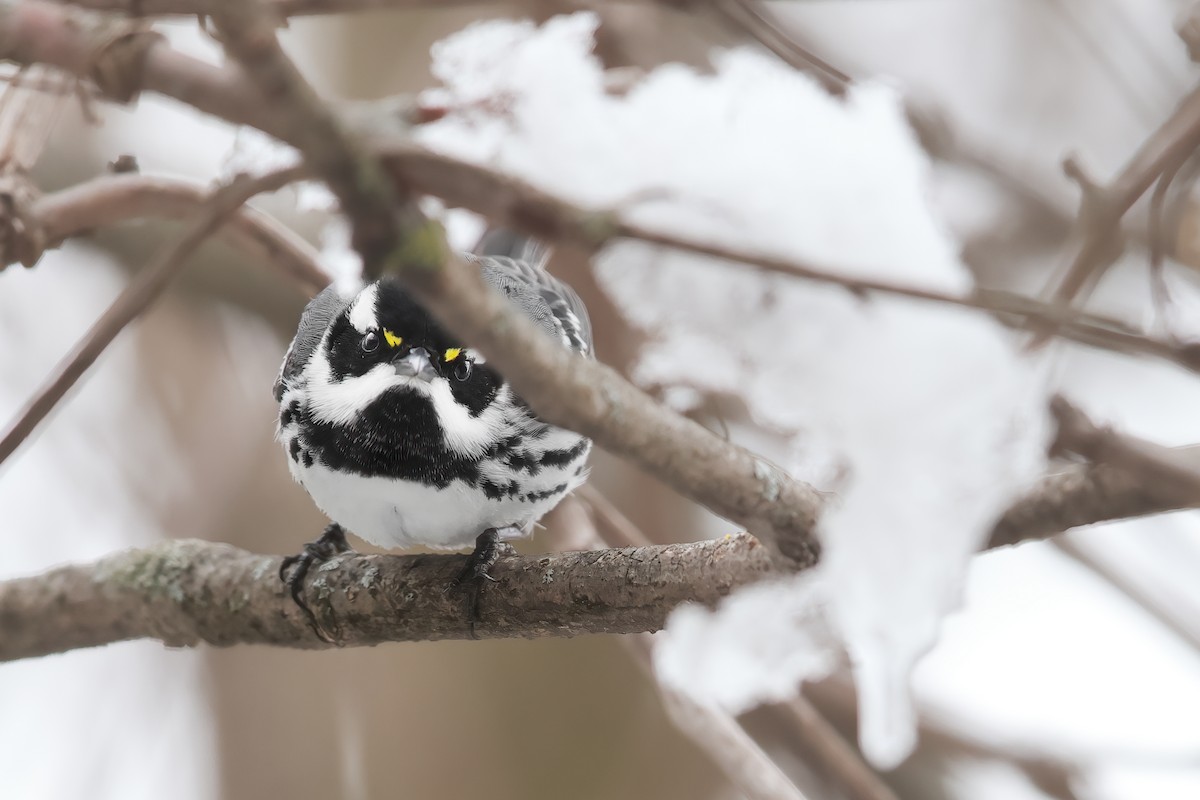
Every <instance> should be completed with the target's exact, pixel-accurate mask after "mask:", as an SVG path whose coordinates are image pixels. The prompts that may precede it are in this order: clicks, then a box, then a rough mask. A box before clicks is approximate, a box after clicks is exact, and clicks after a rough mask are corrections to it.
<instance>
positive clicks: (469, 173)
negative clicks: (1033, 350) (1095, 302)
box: [377, 143, 1200, 372]
mask: <svg viewBox="0 0 1200 800" xmlns="http://www.w3.org/2000/svg"><path fill="white" fill-rule="evenodd" d="M377 149H378V151H379V152H380V153H381V154H382V156H383V158H384V161H385V164H386V165H387V167H388V168H389V169H390V170H391V171H392V173H393V174H394V175H395V176H396V177H397V178H398V179H399V180H401V181H403V182H404V183H405V184H406V185H409V186H412V187H413V188H414V189H416V190H418V191H421V192H423V193H426V194H432V195H436V196H438V197H441V198H443V199H444V200H446V201H447V202H448V203H449V204H450V205H452V206H458V207H462V208H468V209H470V210H472V211H475V212H477V213H479V214H482V215H484V216H486V217H488V218H489V219H491V220H493V221H495V222H498V223H501V224H504V225H510V226H512V227H514V228H517V229H520V230H524V231H527V232H528V233H530V234H533V235H535V236H539V237H542V238H545V239H548V240H555V241H568V242H571V243H574V244H577V245H579V246H580V247H583V248H585V249H590V250H595V249H598V248H600V247H602V246H604V245H605V244H608V243H609V242H612V241H614V240H616V239H620V238H627V239H636V240H638V241H642V242H646V243H647V244H654V245H659V246H662V247H669V248H672V249H676V250H682V251H686V252H689V253H694V254H696V255H704V256H709V257H712V258H718V259H722V260H726V261H732V262H737V263H741V264H745V265H748V266H750V267H753V268H755V269H758V270H760V271H762V272H767V273H774V274H778V275H784V276H788V277H793V278H801V279H804V280H811V281H818V282H821V283H829V284H836V285H839V286H844V287H845V288H847V289H848V290H850V291H852V292H854V293H856V294H871V293H878V294H887V295H893V296H897V297H907V298H910V299H913V300H920V301H923V302H931V303H939V304H942V305H954V306H962V307H966V308H975V309H979V310H981V311H986V312H989V313H991V314H993V315H995V316H997V317H998V318H999V319H1000V320H1001V321H1002V322H1005V323H1007V324H1015V325H1017V326H1018V327H1036V326H1037V325H1043V324H1045V325H1049V324H1053V325H1055V326H1057V333H1058V335H1059V336H1061V337H1063V338H1067V339H1071V340H1074V341H1077V342H1080V343H1082V344H1086V345H1089V346H1092V347H1099V348H1102V349H1108V350H1114V351H1116V352H1122V353H1133V354H1139V355H1151V356H1154V357H1156V358H1162V359H1165V360H1167V361H1171V362H1173V363H1176V364H1179V365H1181V366H1183V367H1186V368H1187V369H1189V370H1192V371H1197V372H1200V343H1188V342H1175V341H1168V340H1163V339H1156V338H1154V337H1151V336H1148V335H1146V334H1143V333H1140V332H1137V331H1134V330H1132V329H1130V328H1129V327H1128V326H1126V325H1125V324H1124V323H1122V322H1120V321H1118V320H1114V319H1109V318H1106V317H1102V316H1098V315H1095V314H1088V313H1084V312H1080V311H1076V310H1073V309H1069V308H1061V307H1058V306H1055V305H1052V304H1050V303H1046V302H1041V301H1038V300H1035V299H1033V298H1030V297H1025V296H1023V295H1019V294H1015V293H1012V292H1005V291H1000V290H995V289H982V288H981V289H976V290H975V291H974V292H973V293H971V294H966V295H959V294H951V293H947V292H941V291H937V290H933V289H922V288H919V287H915V286H909V285H905V284H898V283H894V282H890V281H886V280H877V279H870V278H856V277H853V276H851V275H848V274H846V273H845V272H842V271H838V270H836V269H826V268H822V267H819V266H815V265H811V264H806V263H803V262H799V261H796V260H794V259H788V258H780V257H776V256H769V255H765V254H761V253H754V252H751V251H746V250H742V249H739V248H734V247H726V246H723V245H715V244H710V243H707V242H701V241H698V240H695V239H691V238H688V237H684V236H677V235H674V234H669V233H662V232H659V231H653V230H650V229H647V228H645V227H642V226H640V225H636V224H633V223H629V222H624V221H622V220H621V219H620V218H619V216H618V215H617V214H615V213H605V212H601V211H588V210H586V209H582V208H579V207H577V206H574V205H571V204H570V203H567V202H565V201H563V200H560V199H559V198H557V197H554V196H553V195H550V194H548V193H546V192H543V191H542V190H540V189H538V188H536V187H534V186H532V185H530V184H528V183H526V182H525V181H523V180H521V179H519V178H516V177H513V176H510V175H505V174H502V173H498V172H495V171H492V170H490V169H488V168H486V167H481V166H477V165H474V164H470V163H467V162H463V161H459V160H457V159H454V158H452V157H450V156H446V155H442V154H440V153H433V152H430V151H428V150H424V149H422V148H420V147H416V146H414V145H411V144H408V143H400V144H391V145H388V144H384V143H380V144H378V145H377Z"/></svg>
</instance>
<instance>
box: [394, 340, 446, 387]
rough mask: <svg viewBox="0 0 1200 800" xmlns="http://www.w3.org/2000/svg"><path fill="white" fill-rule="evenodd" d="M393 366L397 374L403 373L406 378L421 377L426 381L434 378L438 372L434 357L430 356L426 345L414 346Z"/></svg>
mask: <svg viewBox="0 0 1200 800" xmlns="http://www.w3.org/2000/svg"><path fill="white" fill-rule="evenodd" d="M393 366H394V367H395V369H396V374H397V375H403V376H404V377H406V378H420V379H421V380H423V381H426V382H428V381H431V380H433V379H434V378H436V377H437V374H438V373H437V369H435V368H434V366H433V361H432V359H430V358H429V351H428V350H426V349H425V348H424V347H414V348H413V349H412V350H409V351H408V355H406V356H404V358H400V359H397V360H396V361H395V362H394V364H393Z"/></svg>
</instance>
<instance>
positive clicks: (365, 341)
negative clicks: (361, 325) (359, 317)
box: [362, 331, 379, 353]
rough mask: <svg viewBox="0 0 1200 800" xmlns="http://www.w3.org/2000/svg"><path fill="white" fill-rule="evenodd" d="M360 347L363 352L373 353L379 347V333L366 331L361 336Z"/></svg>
mask: <svg viewBox="0 0 1200 800" xmlns="http://www.w3.org/2000/svg"><path fill="white" fill-rule="evenodd" d="M362 349H363V352H364V353H374V352H375V351H376V350H378V349H379V334H378V333H376V332H375V331H367V332H366V334H365V335H364V336H363V338H362Z"/></svg>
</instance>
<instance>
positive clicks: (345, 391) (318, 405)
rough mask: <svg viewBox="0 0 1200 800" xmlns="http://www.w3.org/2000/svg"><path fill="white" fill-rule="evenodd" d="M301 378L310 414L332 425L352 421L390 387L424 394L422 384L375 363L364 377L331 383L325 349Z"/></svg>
mask: <svg viewBox="0 0 1200 800" xmlns="http://www.w3.org/2000/svg"><path fill="white" fill-rule="evenodd" d="M304 375H305V378H306V379H307V382H308V383H307V385H308V408H309V411H310V412H311V413H312V415H313V417H314V418H315V419H317V420H318V421H320V422H326V423H329V424H331V425H346V424H349V423H350V422H353V421H354V419H355V418H356V417H357V416H358V415H359V414H360V413H362V411H363V409H365V408H366V407H367V406H369V405H370V404H371V403H373V402H375V401H376V400H378V399H379V397H380V395H382V394H383V393H384V392H386V391H387V390H388V389H391V388H392V387H393V386H402V385H404V384H406V383H407V384H409V385H410V386H411V387H412V388H413V389H415V390H417V391H425V387H424V386H423V385H422V382H421V381H419V380H409V379H408V378H404V377H401V376H399V375H397V374H396V371H395V370H394V369H392V367H391V365H390V364H376V365H375V366H374V367H373V368H372V369H371V370H370V371H369V372H367V373H366V374H365V375H359V376H356V377H346V378H344V379H343V380H341V381H334V380H333V378H332V376H331V374H330V369H329V357H328V356H327V355H326V353H325V349H324V347H321V348H319V349H318V350H317V352H316V353H315V354H314V355H313V357H312V360H311V361H310V362H309V364H308V366H307V367H306V368H305V370H304Z"/></svg>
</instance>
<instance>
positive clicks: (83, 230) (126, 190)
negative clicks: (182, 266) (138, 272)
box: [30, 175, 329, 296]
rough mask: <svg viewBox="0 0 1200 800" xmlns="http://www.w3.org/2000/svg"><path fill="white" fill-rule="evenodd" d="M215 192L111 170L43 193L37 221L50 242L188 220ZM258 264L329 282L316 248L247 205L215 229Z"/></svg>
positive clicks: (312, 284)
mask: <svg viewBox="0 0 1200 800" xmlns="http://www.w3.org/2000/svg"><path fill="white" fill-rule="evenodd" d="M208 195H209V192H208V191H207V190H206V189H204V188H203V187H201V186H199V185H197V184H195V183H192V182H190V181H185V180H179V179H175V178H162V177H151V176H145V175H106V176H103V177H99V178H93V179H92V180H90V181H87V182H85V183H80V184H76V185H75V186H71V187H69V188H67V189H63V190H62V191H58V192H54V193H52V194H48V195H45V196H44V197H41V198H39V199H38V200H36V201H35V202H34V203H33V207H32V213H31V214H30V217H31V221H32V223H33V224H34V225H35V226H36V227H38V228H39V229H40V233H41V235H42V237H43V238H44V240H45V242H46V246H48V247H53V246H57V245H59V244H61V243H62V242H64V241H65V240H67V239H69V238H71V237H74V236H80V235H84V234H88V233H91V232H92V231H94V230H95V229H97V228H105V227H109V226H112V225H117V224H120V223H122V222H128V221H130V220H134V219H145V218H148V217H156V218H160V219H170V220H178V221H181V222H182V221H186V220H189V219H192V218H193V217H194V216H195V215H196V213H197V212H199V211H200V209H201V208H202V207H203V205H204V202H205V199H206V198H207V197H208ZM214 237H215V238H220V239H223V240H225V241H226V242H228V243H229V244H230V245H231V246H233V247H235V248H237V249H238V250H240V251H242V252H243V253H245V255H246V256H247V257H248V258H250V259H252V260H253V261H254V262H255V263H261V264H266V265H269V266H271V267H274V268H275V269H276V270H278V272H279V273H280V274H282V275H284V276H285V277H288V278H290V279H291V280H293V281H294V282H295V283H296V284H297V286H298V287H299V288H300V289H301V290H302V291H303V292H305V293H306V294H307V295H309V296H311V295H314V294H316V293H317V292H319V291H321V289H323V288H325V286H327V285H328V284H329V276H328V275H326V274H325V273H324V272H323V271H322V270H321V268H320V266H319V265H318V263H317V255H316V253H315V252H314V251H313V248H312V247H311V246H310V245H309V244H308V243H307V242H305V241H304V240H303V239H301V238H300V237H299V236H298V235H296V234H295V233H294V232H293V231H292V230H291V229H290V228H288V227H287V226H285V225H282V224H280V223H279V222H277V221H276V220H275V219H273V218H272V217H270V216H268V215H266V214H263V213H262V212H260V211H256V210H254V209H253V208H250V207H248V206H243V207H241V208H239V209H237V211H235V212H234V213H233V214H232V215H230V216H229V218H228V219H227V220H226V221H225V222H224V224H223V225H221V227H220V228H218V229H217V230H216V232H215V233H214Z"/></svg>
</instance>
